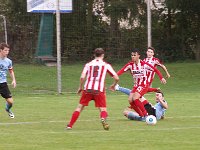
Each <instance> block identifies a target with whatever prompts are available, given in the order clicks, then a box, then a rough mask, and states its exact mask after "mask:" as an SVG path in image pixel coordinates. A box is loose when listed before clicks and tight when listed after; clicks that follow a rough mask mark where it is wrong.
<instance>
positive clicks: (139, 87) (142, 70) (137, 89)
mask: <svg viewBox="0 0 200 150" xmlns="http://www.w3.org/2000/svg"><path fill="white" fill-rule="evenodd" d="M131 57H132V61H130V62H129V63H127V64H126V65H125V66H124V67H122V69H120V70H119V71H118V72H117V74H118V75H121V74H123V73H124V72H126V71H130V73H131V75H132V77H133V80H134V86H133V89H132V91H131V93H130V95H129V98H128V100H129V103H130V105H131V107H132V108H133V109H134V110H135V111H136V112H137V113H138V114H139V115H140V116H141V117H143V118H145V117H146V116H147V115H148V113H147V111H146V109H145V108H144V105H143V104H142V102H141V101H140V100H139V98H140V97H142V96H143V95H144V94H146V93H147V92H148V89H149V84H150V80H148V78H147V77H148V76H147V71H148V70H149V69H151V70H153V71H154V72H155V73H157V74H158V76H159V78H160V81H161V83H163V84H166V80H165V79H164V78H163V76H162V74H161V73H160V71H159V70H158V69H156V68H155V67H153V66H152V65H150V64H148V63H147V62H145V61H142V60H140V52H139V50H138V49H135V50H133V51H132V53H131Z"/></svg>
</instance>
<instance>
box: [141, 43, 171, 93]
mask: <svg viewBox="0 0 200 150" xmlns="http://www.w3.org/2000/svg"><path fill="white" fill-rule="evenodd" d="M154 52H155V49H154V48H153V47H148V49H147V52H146V54H147V58H145V59H143V61H145V62H147V63H149V64H150V65H152V66H154V67H157V66H159V67H161V68H162V69H163V70H164V71H165V73H166V78H170V74H169V72H168V70H167V68H166V67H165V65H163V64H162V63H161V61H160V60H159V59H158V58H156V57H154ZM154 76H155V72H154V71H153V70H152V69H150V68H149V70H148V71H147V78H148V80H149V83H150V84H149V85H150V86H151V84H152V82H153V79H154ZM156 91H157V88H151V87H150V88H149V92H156Z"/></svg>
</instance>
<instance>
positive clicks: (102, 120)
mask: <svg viewBox="0 0 200 150" xmlns="http://www.w3.org/2000/svg"><path fill="white" fill-rule="evenodd" d="M101 123H102V125H103V128H104V130H109V124H108V123H107V122H106V120H105V119H103V118H102V119H101Z"/></svg>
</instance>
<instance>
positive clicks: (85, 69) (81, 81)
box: [77, 65, 87, 94]
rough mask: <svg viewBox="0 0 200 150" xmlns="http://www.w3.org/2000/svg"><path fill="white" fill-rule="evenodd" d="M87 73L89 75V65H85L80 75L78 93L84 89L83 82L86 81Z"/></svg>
mask: <svg viewBox="0 0 200 150" xmlns="http://www.w3.org/2000/svg"><path fill="white" fill-rule="evenodd" d="M86 75H87V66H86V65H85V67H84V69H83V71H82V73H81V77H80V82H79V87H78V90H77V93H78V94H79V93H81V91H82V90H83V84H84V82H85V78H86Z"/></svg>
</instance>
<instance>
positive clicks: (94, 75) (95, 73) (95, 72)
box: [93, 66, 99, 77]
mask: <svg viewBox="0 0 200 150" xmlns="http://www.w3.org/2000/svg"><path fill="white" fill-rule="evenodd" d="M98 74H99V66H94V70H93V77H97V76H98Z"/></svg>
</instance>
